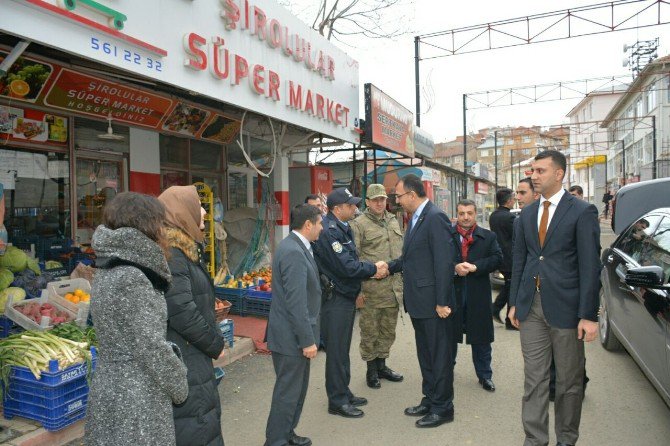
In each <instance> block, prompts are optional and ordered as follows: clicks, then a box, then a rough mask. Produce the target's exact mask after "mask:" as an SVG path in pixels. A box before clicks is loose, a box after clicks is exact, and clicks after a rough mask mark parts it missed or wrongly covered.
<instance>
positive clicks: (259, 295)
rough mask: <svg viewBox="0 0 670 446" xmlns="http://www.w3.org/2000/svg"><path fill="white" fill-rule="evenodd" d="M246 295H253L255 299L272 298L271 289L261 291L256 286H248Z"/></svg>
mask: <svg viewBox="0 0 670 446" xmlns="http://www.w3.org/2000/svg"><path fill="white" fill-rule="evenodd" d="M247 297H255V298H257V299H266V300H267V299H272V291H261V290H260V289H259V288H258V287H257V286H255V287H251V288H249V291H248V292H247Z"/></svg>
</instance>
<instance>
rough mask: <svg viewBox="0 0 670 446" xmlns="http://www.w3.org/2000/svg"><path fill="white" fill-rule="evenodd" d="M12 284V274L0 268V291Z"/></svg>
mask: <svg viewBox="0 0 670 446" xmlns="http://www.w3.org/2000/svg"><path fill="white" fill-rule="evenodd" d="M12 282H14V273H13V272H11V271H10V270H8V269H7V268H0V291H2V290H4V289H5V288H7V287H9V285H10V284H11V283H12Z"/></svg>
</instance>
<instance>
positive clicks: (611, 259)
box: [607, 254, 614, 263]
mask: <svg viewBox="0 0 670 446" xmlns="http://www.w3.org/2000/svg"><path fill="white" fill-rule="evenodd" d="M612 262H614V256H613V255H612V254H610V255H608V256H607V263H612Z"/></svg>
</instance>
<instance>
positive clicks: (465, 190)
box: [463, 94, 468, 198]
mask: <svg viewBox="0 0 670 446" xmlns="http://www.w3.org/2000/svg"><path fill="white" fill-rule="evenodd" d="M467 100H468V95H467V94H464V95H463V198H468V130H467V110H468V106H467Z"/></svg>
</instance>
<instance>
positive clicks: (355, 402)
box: [349, 396, 368, 407]
mask: <svg viewBox="0 0 670 446" xmlns="http://www.w3.org/2000/svg"><path fill="white" fill-rule="evenodd" d="M349 402H350V403H351V405H352V406H355V407H358V406H365V405H366V404H368V400H366V399H365V398H363V397H362V396H352V397H351V398H350V399H349Z"/></svg>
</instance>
